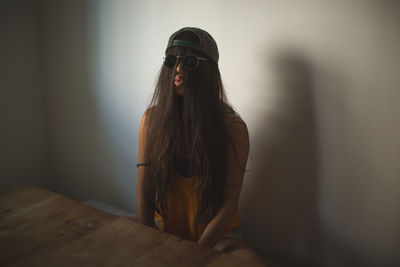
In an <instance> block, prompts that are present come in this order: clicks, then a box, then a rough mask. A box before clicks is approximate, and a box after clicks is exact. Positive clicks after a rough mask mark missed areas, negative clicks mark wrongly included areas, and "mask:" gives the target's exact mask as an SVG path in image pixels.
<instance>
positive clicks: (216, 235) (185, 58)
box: [136, 28, 262, 262]
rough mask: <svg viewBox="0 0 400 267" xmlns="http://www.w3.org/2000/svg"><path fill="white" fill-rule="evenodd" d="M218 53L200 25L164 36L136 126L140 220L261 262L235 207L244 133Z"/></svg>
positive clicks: (244, 149)
mask: <svg viewBox="0 0 400 267" xmlns="http://www.w3.org/2000/svg"><path fill="white" fill-rule="evenodd" d="M218 58H219V54H218V49H217V44H216V43H215V41H214V39H213V38H212V37H211V35H210V34H208V33H207V32H205V31H204V30H201V29H198V28H183V29H181V30H179V31H177V32H175V33H174V34H172V35H171V37H170V39H169V41H168V46H167V49H166V56H165V58H164V64H163V66H162V68H161V71H160V74H159V78H158V82H157V84H156V88H155V92H154V96H153V99H152V101H151V104H150V107H149V109H148V110H147V111H146V112H145V114H144V115H143V118H142V122H141V125H140V133H139V163H138V165H137V167H138V187H137V194H136V212H137V220H138V221H139V222H140V223H143V224H146V225H148V226H152V227H156V223H155V220H154V219H155V218H156V221H157V225H158V227H159V229H160V230H162V231H165V232H168V233H171V234H174V235H177V236H180V237H182V238H185V239H189V240H192V241H194V242H197V243H199V244H202V245H204V246H207V247H211V248H214V249H217V250H219V251H223V252H228V253H231V254H233V255H237V256H240V257H243V258H247V259H253V260H257V261H259V262H262V258H261V257H260V256H258V255H257V254H256V253H255V252H254V251H252V250H251V249H250V248H249V247H247V246H246V245H245V243H244V242H243V241H242V240H240V234H239V226H240V221H239V217H238V212H237V206H238V202H239V196H240V190H241V186H242V182H243V177H244V171H245V166H246V162H247V157H248V150H249V139H248V132H247V127H246V124H245V123H244V122H243V121H242V120H241V118H240V117H239V116H238V115H237V114H236V113H235V112H234V111H233V109H232V108H231V107H230V106H229V105H228V104H227V101H226V98H225V94H224V89H223V87H222V81H221V76H220V73H219V69H218ZM154 216H155V217H154ZM235 235H236V236H235Z"/></svg>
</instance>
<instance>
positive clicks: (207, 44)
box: [165, 27, 219, 65]
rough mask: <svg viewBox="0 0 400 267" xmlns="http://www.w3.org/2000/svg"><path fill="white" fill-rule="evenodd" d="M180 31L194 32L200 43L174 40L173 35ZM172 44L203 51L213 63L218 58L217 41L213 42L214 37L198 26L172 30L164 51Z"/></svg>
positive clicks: (216, 61)
mask: <svg viewBox="0 0 400 267" xmlns="http://www.w3.org/2000/svg"><path fill="white" fill-rule="evenodd" d="M181 32H191V33H193V34H195V35H196V36H197V37H198V38H199V40H200V43H194V42H191V41H187V40H175V37H176V36H177V35H178V34H179V33H181ZM173 46H182V47H189V48H193V49H195V50H198V51H200V52H202V53H204V54H205V55H206V56H208V57H209V58H210V59H212V61H214V62H215V64H217V65H218V59H219V53H218V47H217V43H216V42H215V40H214V38H212V36H211V35H210V34H209V33H208V32H206V31H204V30H202V29H199V28H194V27H185V28H182V29H180V30H179V31H177V32H174V33H173V34H172V35H171V37H169V40H168V45H167V49H165V53H167V50H168V49H169V48H171V47H173Z"/></svg>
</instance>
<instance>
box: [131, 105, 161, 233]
mask: <svg viewBox="0 0 400 267" xmlns="http://www.w3.org/2000/svg"><path fill="white" fill-rule="evenodd" d="M146 138H147V126H146V113H144V114H143V117H142V121H141V123H140V129H139V155H138V163H146V159H145V155H144V152H145V149H146ZM147 168H148V167H147V166H139V167H138V169H137V170H138V183H137V189H136V221H137V222H139V223H142V224H145V225H148V226H150V227H154V228H157V227H156V226H155V223H154V203H150V202H149V201H148V200H147V198H146V197H145V191H144V181H145V179H146V173H147ZM151 199H154V197H153V196H152V198H151Z"/></svg>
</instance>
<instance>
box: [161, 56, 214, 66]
mask: <svg viewBox="0 0 400 267" xmlns="http://www.w3.org/2000/svg"><path fill="white" fill-rule="evenodd" d="M179 58H182V63H183V65H182V67H184V68H186V69H189V70H194V69H195V68H197V66H198V65H199V61H200V60H208V59H207V58H204V57H198V56H197V55H193V54H187V55H185V56H174V55H167V56H165V57H164V65H165V66H166V67H168V68H172V67H174V66H175V64H176V61H177V60H178V59H179Z"/></svg>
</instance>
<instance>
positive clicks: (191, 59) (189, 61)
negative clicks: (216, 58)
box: [183, 55, 198, 69]
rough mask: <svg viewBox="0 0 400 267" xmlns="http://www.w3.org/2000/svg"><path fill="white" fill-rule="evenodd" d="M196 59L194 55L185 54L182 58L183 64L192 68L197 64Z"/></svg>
mask: <svg viewBox="0 0 400 267" xmlns="http://www.w3.org/2000/svg"><path fill="white" fill-rule="evenodd" d="M197 60H198V59H197V57H196V56H195V55H186V56H185V57H184V58H183V65H184V66H185V67H186V68H189V69H194V68H196V67H197V64H198V62H197Z"/></svg>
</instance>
